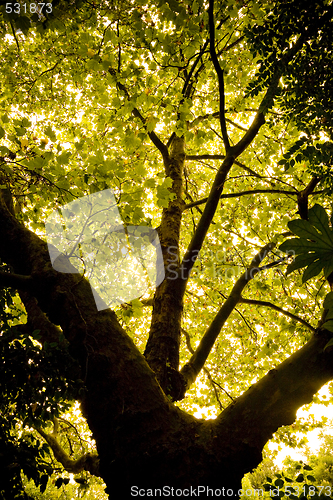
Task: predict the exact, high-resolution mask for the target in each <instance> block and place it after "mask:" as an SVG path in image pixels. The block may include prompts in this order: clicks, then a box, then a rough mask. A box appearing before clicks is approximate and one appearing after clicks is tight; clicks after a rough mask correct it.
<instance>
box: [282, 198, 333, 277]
mask: <svg viewBox="0 0 333 500" xmlns="http://www.w3.org/2000/svg"><path fill="white" fill-rule="evenodd" d="M288 227H289V229H290V231H292V232H293V233H294V234H295V235H296V236H298V238H291V239H288V240H287V241H285V242H284V243H282V245H281V246H280V250H282V251H283V252H286V253H288V254H294V255H296V258H295V260H294V261H293V262H292V263H291V264H289V265H288V267H287V274H289V273H291V272H292V271H295V270H296V269H300V268H303V267H306V269H305V271H304V273H303V277H302V281H303V283H304V282H306V281H308V280H309V279H310V278H313V277H314V276H317V275H318V274H319V273H320V272H321V270H322V269H324V276H325V278H327V277H328V276H329V275H330V274H331V272H333V231H332V228H331V227H330V226H329V221H328V216H327V213H326V211H325V209H324V208H323V207H321V206H320V205H318V204H316V205H314V207H312V208H311V209H310V210H309V220H308V221H307V220H301V219H298V220H293V221H290V222H289V223H288Z"/></svg>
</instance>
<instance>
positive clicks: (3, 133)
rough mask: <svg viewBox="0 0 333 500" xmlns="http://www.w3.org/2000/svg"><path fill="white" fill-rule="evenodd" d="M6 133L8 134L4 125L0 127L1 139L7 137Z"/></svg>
mask: <svg viewBox="0 0 333 500" xmlns="http://www.w3.org/2000/svg"><path fill="white" fill-rule="evenodd" d="M5 135H6V132H5V131H4V129H3V128H2V127H0V139H2V138H3V137H5Z"/></svg>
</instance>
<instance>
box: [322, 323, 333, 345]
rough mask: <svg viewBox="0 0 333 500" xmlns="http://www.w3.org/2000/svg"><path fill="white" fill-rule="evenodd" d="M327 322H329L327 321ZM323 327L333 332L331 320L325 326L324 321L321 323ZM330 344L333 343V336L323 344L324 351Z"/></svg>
mask: <svg viewBox="0 0 333 500" xmlns="http://www.w3.org/2000/svg"><path fill="white" fill-rule="evenodd" d="M328 323H329V322H328ZM323 328H326V330H328V331H329V332H333V321H331V324H330V325H328V326H326V323H324V324H323ZM331 345H333V338H331V339H330V340H329V341H328V342H327V344H326V345H325V347H324V351H325V349H326V348H327V347H330V346H331Z"/></svg>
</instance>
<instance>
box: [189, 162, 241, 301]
mask: <svg viewBox="0 0 333 500" xmlns="http://www.w3.org/2000/svg"><path fill="white" fill-rule="evenodd" d="M233 163H234V158H233V157H232V156H229V155H227V156H226V157H225V159H224V161H223V163H222V165H221V166H220V168H219V170H218V172H217V174H216V177H215V180H214V183H213V185H212V188H211V190H210V193H209V196H208V199H207V203H206V205H205V208H204V211H203V213H202V216H201V217H200V220H199V223H198V226H197V229H196V231H195V233H194V235H193V237H192V240H191V242H190V244H189V246H188V249H187V251H186V253H185V256H184V258H183V260H182V263H181V266H180V268H181V276H182V277H181V284H180V287H181V289H182V290H181V293H182V294H184V293H185V288H186V282H187V280H188V278H189V275H190V272H191V269H192V267H193V265H194V263H195V260H196V258H197V256H198V253H199V251H200V249H201V247H202V244H203V242H204V239H205V237H206V234H207V231H208V229H209V226H210V224H211V222H212V219H213V217H214V214H215V212H216V208H217V206H218V203H219V199H220V196H221V194H222V191H223V186H224V183H225V180H226V177H227V175H228V173H229V170H230V169H231V167H232V165H233Z"/></svg>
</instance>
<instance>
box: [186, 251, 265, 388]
mask: <svg viewBox="0 0 333 500" xmlns="http://www.w3.org/2000/svg"><path fill="white" fill-rule="evenodd" d="M274 247H275V243H268V244H267V245H265V246H264V247H263V248H262V249H261V250H260V252H258V253H257V255H255V257H254V258H253V260H252V262H251V264H250V266H249V267H248V268H247V269H246V271H245V272H244V273H243V274H242V275H241V276H240V277H239V278H238V280H237V281H236V283H235V285H234V286H233V288H232V290H231V292H230V295H229V297H228V298H227V300H226V301H225V302H224V304H223V306H222V307H221V309H220V310H219V312H218V313H217V315H216V316H215V318H214V319H213V321H212V322H211V324H210V325H209V327H208V329H207V330H206V332H205V334H204V335H203V337H202V339H201V341H200V344H199V346H198V347H197V349H196V351H195V352H194V354H193V356H192V357H191V359H190V361H189V362H188V363H186V364H185V365H184V366H183V368H182V369H181V373H182V375H183V376H184V378H185V380H186V383H187V389H188V388H189V387H190V385H191V384H192V383H193V382H194V381H195V379H196V377H197V376H198V374H199V372H200V370H201V369H202V368H203V366H204V364H205V362H206V360H207V358H208V356H209V353H210V351H211V349H212V347H213V345H214V343H215V341H216V339H217V337H218V335H219V333H220V331H221V329H222V327H223V325H224V324H225V322H226V321H227V319H228V318H229V316H230V314H231V313H232V311H233V310H234V309H235V307H236V305H237V304H238V302H239V301H240V299H241V296H242V291H243V290H244V288H245V287H246V285H247V284H248V283H249V281H251V280H252V279H253V278H254V276H255V275H256V274H257V273H258V272H260V270H261V269H260V268H259V264H260V263H261V261H262V260H263V259H264V258H265V257H266V255H267V254H268V252H270V251H271V250H272V249H273V248H274Z"/></svg>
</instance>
